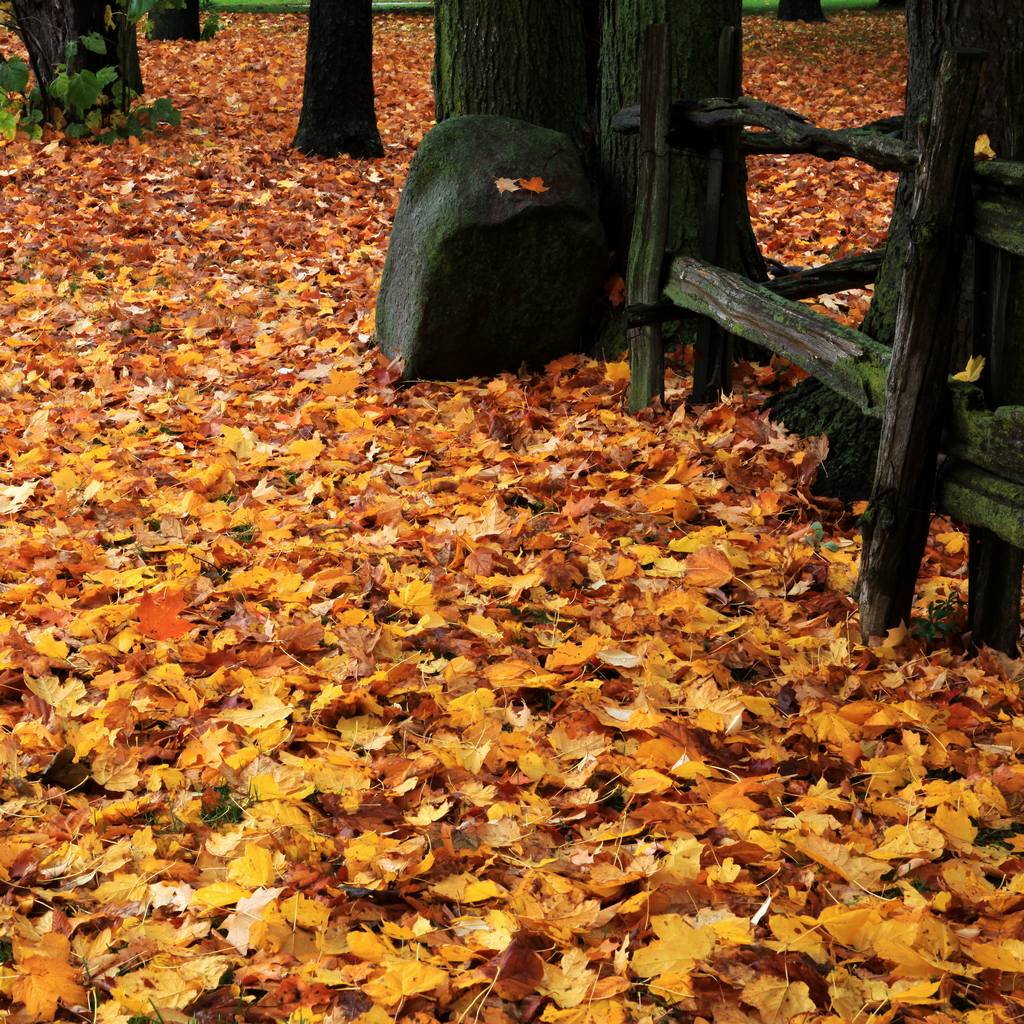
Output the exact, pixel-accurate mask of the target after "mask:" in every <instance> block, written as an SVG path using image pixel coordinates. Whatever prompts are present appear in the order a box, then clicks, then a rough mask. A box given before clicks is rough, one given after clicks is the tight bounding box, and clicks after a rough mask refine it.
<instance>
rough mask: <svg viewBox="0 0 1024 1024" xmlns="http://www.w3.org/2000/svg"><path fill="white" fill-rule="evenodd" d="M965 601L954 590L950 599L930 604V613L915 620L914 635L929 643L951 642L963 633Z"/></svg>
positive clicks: (930, 602) (946, 598)
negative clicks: (938, 641)
mask: <svg viewBox="0 0 1024 1024" xmlns="http://www.w3.org/2000/svg"><path fill="white" fill-rule="evenodd" d="M963 607H964V599H963V598H962V597H961V596H960V592H959V591H957V590H954V591H953V592H952V593H951V594H950V595H949V597H945V598H942V599H941V600H938V601H929V602H928V612H927V614H926V615H924V616H919V617H916V618H915V619H914V633H915V635H917V636H919V637H921V639H922V640H924V641H925V642H927V643H932V642H934V641H935V640H942V641H944V642H945V641H949V640H950V639H951V638H952V637H954V636H957V635H959V634H960V633H962V632H963V626H962V623H961V622H960V617H961V616H960V611H961V609H962V608H963Z"/></svg>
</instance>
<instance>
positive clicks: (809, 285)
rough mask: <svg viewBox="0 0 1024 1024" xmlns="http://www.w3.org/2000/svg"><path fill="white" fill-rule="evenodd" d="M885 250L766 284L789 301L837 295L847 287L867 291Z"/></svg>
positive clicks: (804, 271)
mask: <svg viewBox="0 0 1024 1024" xmlns="http://www.w3.org/2000/svg"><path fill="white" fill-rule="evenodd" d="M884 256H885V249H884V248H883V249H872V250H871V251H870V252H859V253H856V254H854V255H853V256H844V257H843V258H842V259H841V260H835V261H834V262H832V263H824V264H822V265H821V266H820V267H810V268H808V269H807V270H798V271H795V272H794V273H792V274H781V275H780V276H779V277H776V278H774V279H773V280H771V281H768V282H767V283H766V286H767V287H768V288H770V289H771V290H772V291H773V292H775V294H776V295H781V296H782V297H783V298H786V299H810V298H813V297H814V296H815V295H833V294H835V293H836V292H842V291H845V290H846V289H847V288H863V287H864V285H866V284H871V282H872V281H874V279H875V278H876V277H877V276H878V270H879V267H881V265H882V259H883V257H884Z"/></svg>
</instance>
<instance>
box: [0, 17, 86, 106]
mask: <svg viewBox="0 0 1024 1024" xmlns="http://www.w3.org/2000/svg"><path fill="white" fill-rule="evenodd" d="M11 6H12V9H13V11H14V24H15V26H16V27H17V31H18V35H19V36H20V37H21V41H22V42H23V43H24V44H25V49H26V50H27V51H28V60H29V66H30V67H31V68H32V74H33V75H34V76H35V79H36V84H37V85H38V86H39V88H40V89H41V90H42V91H43V92H44V93H45V92H46V91H47V90H48V89H49V87H50V82H52V81H53V79H54V76H55V75H56V74H57V65H58V64H62V63H63V62H64V51H65V49H66V47H67V45H68V43H69V42H70V41H71V40H72V39H73V38H74V37H75V12H74V8H73V6H72V3H71V0H53V2H52V3H49V4H40V3H37V2H36V0H12V5H11Z"/></svg>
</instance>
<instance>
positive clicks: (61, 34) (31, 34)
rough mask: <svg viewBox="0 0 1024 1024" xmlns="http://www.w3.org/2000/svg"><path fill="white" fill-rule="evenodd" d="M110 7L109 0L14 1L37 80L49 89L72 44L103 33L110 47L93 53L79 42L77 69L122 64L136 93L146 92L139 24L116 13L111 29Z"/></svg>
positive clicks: (91, 68)
mask: <svg viewBox="0 0 1024 1024" xmlns="http://www.w3.org/2000/svg"><path fill="white" fill-rule="evenodd" d="M107 6H108V5H107V3H106V2H105V0H50V2H48V3H45V4H43V3H39V2H37V0H13V3H12V8H13V11H14V21H15V24H16V25H17V29H18V34H19V36H21V40H22V42H23V43H24V44H25V49H26V50H27V51H28V57H29V66H30V67H31V68H32V73H33V75H35V79H36V83H37V84H38V85H39V87H40V89H41V90H42V91H43V92H44V93H45V92H46V91H47V90H48V89H49V87H50V83H51V82H52V81H53V79H54V76H55V75H56V73H57V67H58V66H59V65H60V64H63V63H64V62H65V59H66V56H65V55H66V51H67V46H68V43H70V42H71V41H72V40H73V39H77V38H78V37H79V36H84V35H87V34H89V33H92V32H95V33H97V34H98V35H100V36H102V38H103V41H104V42H105V43H106V47H107V49H106V52H105V53H93V52H92V51H90V50H87V49H86V48H85V47H84V46H80V47H79V48H78V55H77V57H76V58H75V66H76V68H77V69H81V68H87V69H89V70H90V71H98V70H99V69H100V68H103V67H107V66H109V65H112V64H113V65H118V66H123V67H124V68H125V69H126V71H127V74H126V76H125V82H126V84H127V85H128V87H129V88H130V89H131V90H132V91H133V92H135V93H141V92H142V71H141V69H140V67H139V47H138V42H137V40H136V32H135V26H134V25H129V24H127V23H125V21H124V18H123V16H122V15H121V14H117V15H115V27H114V28H113V29H111V28H110V26H109V24H108V23H107V20H106V17H105V12H106V9H107Z"/></svg>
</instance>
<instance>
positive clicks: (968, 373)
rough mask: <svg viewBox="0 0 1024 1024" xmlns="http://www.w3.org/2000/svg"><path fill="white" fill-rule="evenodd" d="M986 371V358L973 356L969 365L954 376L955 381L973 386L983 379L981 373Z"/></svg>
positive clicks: (968, 361)
mask: <svg viewBox="0 0 1024 1024" xmlns="http://www.w3.org/2000/svg"><path fill="white" fill-rule="evenodd" d="M984 369H985V357H984V356H971V358H970V359H968V360H967V365H966V366H965V367H964V368H963V369H962V370H961V371H960V372H959V373H954V374H953V380H962V381H964V382H965V383H967V384H973V383H974V381H976V380H978V379H979V378H980V377H981V371H982V370H984Z"/></svg>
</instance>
